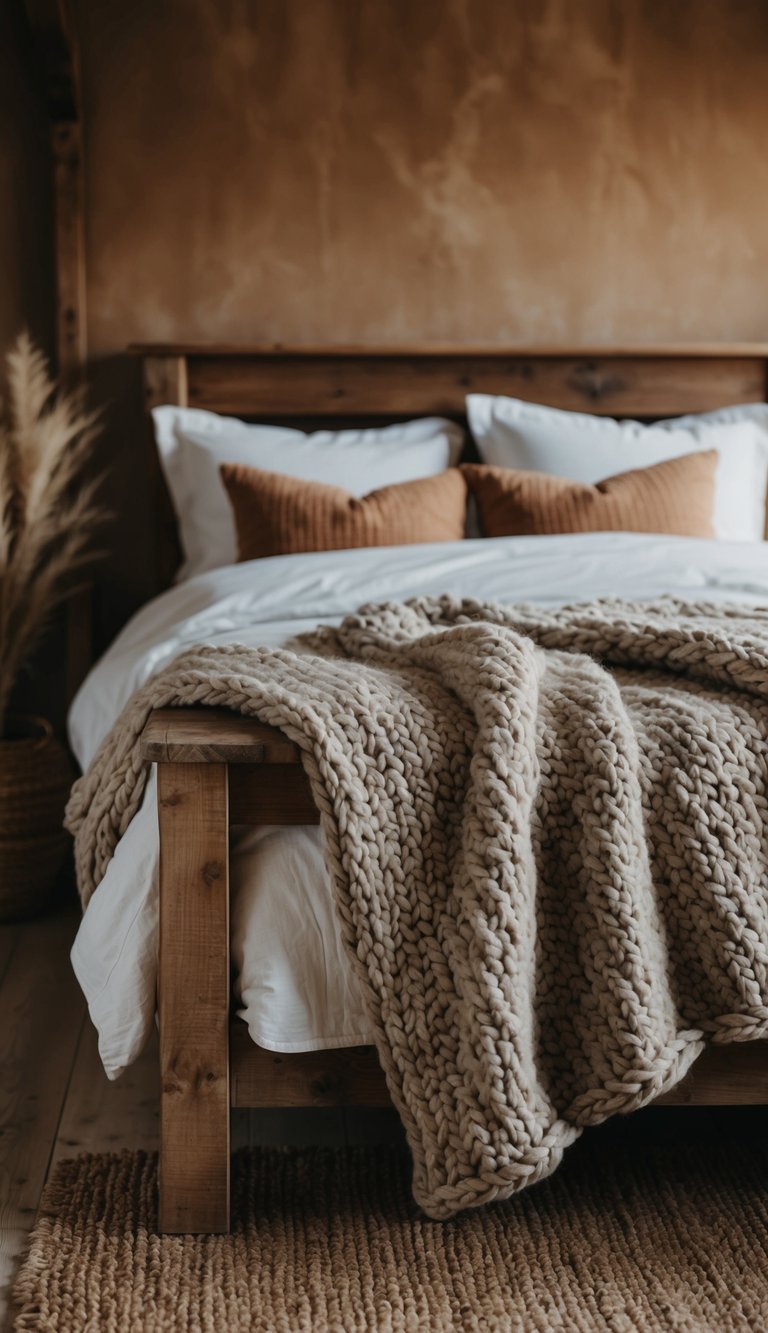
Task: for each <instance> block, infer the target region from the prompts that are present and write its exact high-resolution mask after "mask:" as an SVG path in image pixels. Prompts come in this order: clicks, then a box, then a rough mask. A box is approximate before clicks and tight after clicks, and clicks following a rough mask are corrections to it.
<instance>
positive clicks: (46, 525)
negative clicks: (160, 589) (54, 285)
mask: <svg viewBox="0 0 768 1333" xmlns="http://www.w3.org/2000/svg"><path fill="white" fill-rule="evenodd" d="M7 386H8V393H7V401H6V403H5V404H3V405H2V408H0V737H2V736H3V735H4V734H5V723H6V720H7V713H8V704H9V699H10V696H11V691H12V689H13V686H14V684H15V681H16V679H17V677H18V675H19V672H20V670H21V667H22V666H23V664H24V662H25V661H27V660H28V658H29V656H30V654H31V653H32V652H33V651H34V648H35V647H36V645H37V642H38V639H39V637H40V634H41V632H42V630H43V628H44V626H45V623H46V621H47V619H48V617H49V615H50V613H51V611H52V610H53V609H54V607H56V606H57V605H58V604H59V603H60V602H61V601H62V600H63V599H64V598H65V597H66V596H67V595H68V594H69V593H70V592H71V591H72V590H73V576H74V575H75V574H76V573H77V571H78V570H80V569H82V567H83V566H84V565H86V564H87V563H88V562H89V561H90V560H91V559H92V558H93V550H92V540H93V534H94V530H95V528H96V527H97V526H98V525H99V524H100V523H101V522H103V520H104V518H105V514H104V511H103V510H102V509H101V506H100V505H99V504H98V502H97V498H96V491H97V486H98V482H96V481H86V480H84V478H83V472H84V469H85V465H86V463H87V461H88V459H89V456H90V453H91V447H92V445H93V441H94V438H95V436H96V433H97V432H96V417H95V415H94V413H92V412H89V411H87V410H86V408H85V406H84V400H83V395H82V393H80V392H75V393H69V394H59V395H57V394H56V386H55V384H54V382H53V380H52V379H51V377H50V373H49V369H48V363H47V361H46V359H45V357H44V356H43V354H42V352H40V351H39V350H38V349H37V348H36V347H35V346H34V345H33V344H32V342H31V341H30V339H29V337H28V335H27V334H25V333H24V334H22V335H21V337H20V338H19V339H18V341H17V343H16V345H15V346H14V348H13V350H12V351H11V352H10V353H9V354H8V358H7Z"/></svg>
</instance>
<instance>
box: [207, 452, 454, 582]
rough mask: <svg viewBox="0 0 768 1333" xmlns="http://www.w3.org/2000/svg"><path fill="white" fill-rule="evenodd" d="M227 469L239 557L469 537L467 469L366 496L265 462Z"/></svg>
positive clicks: (222, 470)
mask: <svg viewBox="0 0 768 1333" xmlns="http://www.w3.org/2000/svg"><path fill="white" fill-rule="evenodd" d="M219 471H220V473H221V478H222V481H223V482H224V485H225V487H226V490H227V494H228V496H229V499H230V503H231V505H232V510H233V512H234V516H235V527H236V529H237V548H238V549H237V558H238V560H258V559H261V558H262V557H264V556H269V555H291V554H294V553H296V552H298V551H340V550H349V549H351V548H353V547H361V546H408V545H414V544H415V543H417V542H450V541H459V540H460V539H461V538H462V537H463V536H464V524H465V519H466V509H467V485H466V482H465V480H464V477H463V476H462V474H461V471H460V469H459V468H455V467H452V468H447V469H446V470H445V472H438V473H437V475H436V476H433V477H423V478H421V479H420V480H418V481H406V482H401V483H400V484H399V485H396V486H383V487H382V488H381V490H378V491H371V492H370V494H369V495H365V496H363V498H362V499H358V498H357V497H356V496H354V495H351V494H350V492H349V491H345V490H342V489H341V488H340V487H338V486H325V485H322V484H321V483H318V482H311V481H300V480H297V479H296V478H295V477H285V476H283V475H282V473H279V472H264V471H262V470H261V469H260V468H254V467H245V466H244V465H235V464H229V463H224V464H222V466H221V468H220V469H219Z"/></svg>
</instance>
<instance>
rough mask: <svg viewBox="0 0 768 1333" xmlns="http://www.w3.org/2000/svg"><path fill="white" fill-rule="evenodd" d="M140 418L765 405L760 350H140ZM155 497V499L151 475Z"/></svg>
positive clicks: (764, 362) (161, 561)
mask: <svg viewBox="0 0 768 1333" xmlns="http://www.w3.org/2000/svg"><path fill="white" fill-rule="evenodd" d="M130 350H131V351H132V352H134V353H135V354H137V355H139V356H141V358H142V362H143V383H144V395H145V403H146V407H147V410H150V409H151V408H153V407H156V406H160V405H161V404H163V403H175V404H177V405H179V406H182V407H201V408H206V409H208V410H209V411H212V412H222V413H225V414H230V415H233V416H240V417H246V418H252V419H253V418H258V419H260V420H263V421H281V422H283V423H284V424H290V425H298V426H301V427H304V428H312V427H318V426H328V427H339V426H343V425H361V424H365V423H366V422H373V421H376V422H385V421H388V420H389V421H396V420H402V419H403V418H407V417H413V416H429V415H433V414H436V415H441V416H448V417H452V418H454V419H456V420H459V421H463V420H464V399H465V396H466V394H468V393H472V392H475V393H498V394H510V395H511V396H512V397H515V398H525V399H528V400H530V401H532V402H538V403H545V404H547V405H548V406H549V407H559V408H564V409H567V410H570V411H586V412H597V413H601V414H602V415H605V416H632V417H640V418H641V419H644V420H648V419H653V418H654V417H667V416H678V415H681V414H683V413H687V412H706V411H709V410H711V409H713V408H717V407H724V406H727V405H728V404H729V403H748V402H760V401H765V400H766V396H767V395H768V343H759V344H757V343H738V344H730V345H724V346H718V345H711V344H701V345H698V346H697V345H693V346H647V347H619V348H611V349H609V350H606V349H592V348H579V349H569V348H555V347H530V348H524V347H520V348H514V349H511V350H505V349H503V348H498V347H485V348H483V347H477V348H470V349H466V348H456V347H399V348H359V347H357V348H344V347H318V348H313V347H308V348H294V347H225V346H216V347H200V346H188V345H175V344H171V345H144V346H137V347H133V348H131V349H130ZM157 481H158V493H159V494H162V492H164V488H162V491H161V479H160V476H159V469H158V471H157ZM158 515H159V518H158V530H157V531H158V581H159V583H160V584H161V586H162V585H165V584H167V583H168V582H169V581H170V579H171V578H172V576H173V572H174V569H175V567H176V564H177V563H178V541H177V538H176V534H175V520H174V518H173V514H172V511H171V510H170V505H169V501H168V498H167V495H165V496H164V498H161V499H160V500H159V505H158Z"/></svg>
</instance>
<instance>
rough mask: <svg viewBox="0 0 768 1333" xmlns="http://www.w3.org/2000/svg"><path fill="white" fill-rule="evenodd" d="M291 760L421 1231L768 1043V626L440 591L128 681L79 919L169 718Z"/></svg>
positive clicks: (716, 610)
mask: <svg viewBox="0 0 768 1333" xmlns="http://www.w3.org/2000/svg"><path fill="white" fill-rule="evenodd" d="M191 704H205V705H208V706H212V707H228V708H232V709H235V710H237V711H239V712H242V713H244V714H247V715H251V716H257V717H259V718H260V719H261V720H262V721H264V722H267V723H270V724H272V725H274V726H278V727H281V728H282V729H283V730H284V731H285V732H286V733H287V734H288V735H289V736H291V738H292V739H293V740H295V741H296V742H297V743H298V744H299V746H300V747H301V750H302V755H303V762H304V766H305V769H306V771H307V774H308V776H309V780H310V783H311V786H312V790H313V794H314V797H315V800H316V802H317V804H318V807H319V810H320V813H321V821H322V827H323V831H324V837H325V845H326V857H327V861H328V865H329V869H330V872H331V875H332V881H333V889H334V898H335V903H336V908H337V911H338V914H339V917H340V921H341V925H342V930H343V934H344V938H345V942H346V945H347V947H348V948H349V950H350V951H351V953H352V955H353V957H354V959H355V964H356V968H357V971H358V974H359V975H360V977H361V979H362V982H363V989H364V994H365V997H366V1004H367V1008H368V1012H369V1016H370V1019H371V1021H372V1024H373V1026H374V1030H375V1032H376V1042H377V1047H378V1050H379V1054H380V1057H381V1061H382V1065H383V1067H384V1070H385V1073H386V1076H387V1081H388V1084H389V1088H390V1092H391V1094H392V1098H393V1101H394V1103H395V1105H396V1107H397V1109H398V1111H399V1112H400V1115H401V1118H402V1120H403V1123H404V1125H405V1129H406V1132H407V1135H408V1140H409V1144H410V1148H411V1151H412V1154H413V1159H414V1182H413V1187H414V1195H415V1198H416V1199H417V1201H418V1202H419V1203H420V1204H421V1206H422V1207H423V1208H424V1210H425V1211H426V1212H427V1213H429V1214H430V1215H431V1216H433V1217H438V1218H439V1217H447V1216H450V1215H451V1214H452V1213H454V1212H456V1211H457V1210H459V1209H461V1208H464V1207H468V1206H473V1205H478V1204H483V1203H487V1202H489V1201H490V1200H492V1199H495V1198H499V1197H505V1196H507V1195H509V1194H510V1193H512V1192H514V1191H515V1190H517V1189H519V1188H521V1187H523V1186H524V1185H526V1184H529V1183H531V1182H532V1181H535V1180H537V1179H540V1178H541V1177H543V1176H545V1175H547V1174H549V1172H551V1171H552V1170H553V1169H554V1168H555V1166H556V1165H557V1163H558V1161H559V1160H560V1157H561V1155H562V1152H563V1150H564V1149H565V1147H567V1145H568V1144H569V1143H570V1142H571V1141H572V1140H573V1139H574V1138H575V1137H576V1136H577V1135H578V1133H579V1132H580V1130H581V1128H582V1127H583V1126H585V1125H588V1124H594V1123H597V1122H599V1121H600V1120H602V1119H604V1118H605V1117H606V1116H608V1115H611V1114H614V1113H616V1112H625V1111H629V1110H632V1109H634V1108H636V1107H639V1106H642V1105H644V1104H645V1103H647V1102H648V1101H650V1100H652V1099H653V1098H654V1097H656V1096H658V1095H659V1094H660V1093H661V1092H663V1091H665V1090H667V1089H668V1088H670V1087H672V1086H674V1084H675V1083H676V1082H677V1081H679V1079H680V1078H682V1077H683V1075H684V1074H685V1073H686V1071H687V1069H688V1068H689V1066H690V1064H691V1063H692V1062H693V1060H694V1059H695V1058H696V1057H697V1055H698V1054H699V1053H700V1051H701V1049H702V1047H703V1044H704V1042H705V1041H715V1042H729V1041H743V1040H749V1039H752V1038H756V1037H763V1036H766V1035H768V890H767V888H766V885H767V883H768V881H767V878H766V875H767V871H768V744H767V742H768V611H763V610H752V609H751V608H749V609H747V608H740V607H737V606H728V607H722V606H709V605H706V604H695V605H687V604H684V603H681V602H677V601H673V600H671V599H664V600H662V601H660V602H657V603H654V604H651V605H647V604H646V605H635V604H629V603H619V602H613V601H601V602H595V603H589V604H584V605H581V606H574V607H565V608H560V609H557V610H542V609H541V608H538V607H526V606H512V607H505V606H498V605H493V604H482V603H478V602H474V601H466V600H465V601H463V602H457V601H454V600H452V599H450V598H448V597H444V598H437V599H418V600H414V601H411V602H408V603H405V604H395V603H390V604H386V605H384V606H376V607H363V608H362V609H361V610H360V611H359V612H358V613H357V614H356V615H354V616H351V617H348V618H347V619H346V620H345V621H344V622H343V624H342V625H341V626H340V627H339V628H338V629H333V630H320V631H317V632H316V633H315V634H314V635H312V636H307V637H306V639H305V641H304V642H303V644H302V651H300V652H291V651H288V650H267V649H263V650H254V649H249V648H245V647H242V646H237V645H235V646H230V647H223V648H217V647H200V648H195V649H192V650H190V651H189V652H186V653H184V654H183V656H181V657H179V658H178V659H177V660H176V661H175V662H174V663H172V664H171V665H170V666H169V667H167V668H166V669H165V670H163V671H162V672H160V673H159V674H158V675H157V676H155V677H153V678H152V679H151V680H149V681H148V682H147V684H146V685H145V686H143V687H142V689H140V690H139V691H138V692H137V694H136V695H134V697H133V699H132V700H131V702H130V703H129V705H128V706H127V707H126V709H125V710H124V712H123V714H122V716H121V718H120V719H119V721H118V723H117V724H116V725H115V727H114V728H113V730H112V731H111V732H110V734H109V736H108V737H107V738H106V739H105V741H104V742H103V744H102V746H101V748H100V750H99V753H98V754H97V756H96V758H95V760H94V762H93V764H92V766H91V768H90V769H89V771H88V773H86V774H85V776H84V777H83V778H81V779H80V781H79V782H78V783H77V784H76V786H75V788H74V789H73V794H72V798H71V801H70V805H69V808H68V812H67V821H68V827H69V828H70V829H71V831H72V832H73V833H74V834H75V839H76V843H75V845H76V863H77V871H78V879H79V884H80V890H81V894H82V897H83V901H84V903H87V901H88V898H89V897H90V895H91V893H92V892H93V891H94V889H95V888H96V886H97V885H98V884H99V882H100V881H101V879H102V878H103V876H104V874H105V871H106V869H107V866H108V864H109V861H110V859H111V856H112V854H113V852H114V849H115V846H116V844H117V841H118V840H119V838H120V836H121V835H122V833H123V832H124V831H125V829H126V827H127V825H128V823H129V822H130V820H131V818H132V817H133V815H134V813H135V812H136V810H137V809H138V807H139V804H140V802H141V799H142V795H143V791H144V786H145V783H146V776H147V773H146V766H145V765H144V764H143V762H142V760H141V758H140V755H139V748H138V742H139V737H140V735H141V731H142V730H143V727H144V725H145V723H146V720H147V718H148V716H149V713H150V712H151V710H152V709H154V708H165V707H172V706H187V705H191Z"/></svg>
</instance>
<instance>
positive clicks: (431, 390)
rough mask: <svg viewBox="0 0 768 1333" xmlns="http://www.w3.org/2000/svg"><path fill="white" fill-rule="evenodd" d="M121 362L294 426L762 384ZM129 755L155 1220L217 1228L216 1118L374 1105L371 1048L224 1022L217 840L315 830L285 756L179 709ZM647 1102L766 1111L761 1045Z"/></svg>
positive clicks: (236, 353) (293, 757) (148, 354)
mask: <svg viewBox="0 0 768 1333" xmlns="http://www.w3.org/2000/svg"><path fill="white" fill-rule="evenodd" d="M133 350H135V351H136V352H137V353H139V354H140V355H141V357H142V359H143V367H144V386H145V394H146V404H147V407H148V408H151V407H154V406H156V405H159V404H162V403H175V404H179V405H181V406H187V405H188V406H194V407H203V408H208V409H210V410H213V411H217V412H223V413H231V414H235V415H238V416H244V417H253V418H258V419H259V420H279V421H281V422H283V423H286V424H299V425H302V426H317V425H324V426H329V425H333V426H338V425H353V424H355V425H357V424H362V423H363V422H374V421H375V422H379V423H381V422H385V421H392V420H396V419H402V418H407V417H411V416H420V415H428V414H430V415H431V414H441V415H445V416H451V417H453V418H456V419H459V420H463V415H464V397H465V394H466V393H468V392H471V391H481V392H493V393H509V394H511V395H513V396H515V397H519V398H526V399H530V400H532V401H535V402H541V403H546V404H548V405H550V406H553V407H560V408H568V409H575V410H579V409H583V410H587V411H589V412H600V413H604V414H606V415H612V416H625V415H627V416H630V415H631V416H638V417H641V418H644V419H652V418H654V417H662V416H674V415H678V414H681V413H685V412H701V411H706V410H708V409H712V408H717V407H722V406H725V405H726V404H729V403H739V402H753V401H756V400H765V399H766V392H767V390H768V345H760V346H756V345H740V346H728V347H711V346H707V347H648V348H634V349H633V348H624V349H613V350H611V351H607V352H605V351H589V350H588V351H575V352H574V351H567V350H562V349H552V348H549V349H548V348H533V349H516V350H513V351H502V350H498V349H493V348H492V349H476V350H469V351H467V350H456V349H451V348H428V349H423V348H421V349H410V348H403V349H389V350H386V351H373V350H370V351H361V350H360V349H357V350H345V349H317V350H313V349H285V348H250V349H249V348H242V347H233V348H225V347H216V348H206V347H204V348H200V347H182V346H162V347H160V346H153V347H141V348H136V349H133ZM468 456H469V455H468ZM156 476H157V480H158V489H159V485H160V483H159V471H158V472H157V474H156ZM159 505H160V507H159V511H158V513H159V521H158V533H159V551H160V555H159V562H158V563H159V569H160V571H161V579H162V580H163V581H168V579H169V576H170V575H171V574H172V571H173V563H174V558H175V555H174V553H175V552H177V551H178V545H177V540H176V536H175V523H174V520H173V518H172V513H171V511H170V508H169V505H168V502H167V498H166V499H164V500H160V501H159ZM143 752H144V756H145V758H146V759H147V760H151V761H153V762H155V763H156V764H157V766H158V813H159V826H160V960H159V998H158V1008H159V1023H160V1060H161V1081H162V1091H161V1101H162V1104H161V1174H160V1213H159V1225H160V1229H161V1231H164V1232H225V1231H227V1230H228V1229H229V1175H230V1144H229V1119H230V1107H231V1106H248V1107H289V1106H332V1105H349V1106H382V1105H387V1104H389V1098H388V1095H387V1090H386V1086H385V1083H384V1078H383V1075H382V1071H381V1068H380V1066H379V1063H378V1060H377V1057H376V1052H375V1050H374V1049H373V1048H369V1047H361V1048H356V1049H353V1050H333V1051H323V1052H316V1053H308V1054H300V1055H275V1054H274V1053H272V1052H269V1051H266V1050H263V1049H262V1048H260V1047H258V1046H256V1045H255V1044H254V1043H253V1042H252V1041H251V1040H250V1038H249V1037H248V1034H247V1031H246V1028H245V1025H244V1024H243V1023H242V1022H240V1021H239V1020H237V1019H234V1020H233V1019H232V997H231V977H230V956H229V867H228V859H229V851H228V848H229V831H230V828H231V827H232V826H234V825H240V824H251V825H255V824H308V823H316V822H318V814H317V811H316V809H315V806H314V802H313V800H312V797H311V794H310V791H309V786H308V783H307V780H306V777H305V774H304V771H303V768H302V767H301V763H300V761H299V753H298V750H297V747H296V746H295V745H294V744H293V743H292V742H290V741H289V740H288V739H287V738H286V737H285V736H284V735H283V734H282V733H281V732H279V731H276V730H275V729H273V728H270V727H266V726H262V725H261V724H259V723H257V722H253V721H250V720H247V719H243V718H240V717H237V716H235V715H234V714H231V713H228V712H223V711H213V710H206V709H199V710H196V709H177V710H166V711H163V712H158V713H155V714H154V716H153V717H152V718H151V720H150V722H149V724H148V726H147V728H146V730H145V732H144V737H143ZM660 1100H662V1101H664V1102H665V1103H666V1104H668V1105H710V1106H713V1105H729V1104H730V1105H739V1104H741V1105H744V1104H765V1103H768V1052H767V1051H766V1043H765V1042H757V1043H752V1044H747V1045H741V1046H740V1045H735V1046H730V1047H720V1048H716V1047H713V1048H711V1049H710V1050H708V1051H707V1052H705V1054H704V1055H702V1056H701V1058H700V1059H699V1060H698V1061H697V1063H696V1065H695V1068H694V1070H693V1071H692V1073H691V1074H690V1075H689V1077H688V1078H687V1079H686V1080H685V1082H684V1083H683V1084H681V1085H680V1086H679V1087H678V1088H676V1089H675V1090H674V1092H672V1093H670V1094H668V1095H667V1096H666V1097H665V1098H662V1099H660Z"/></svg>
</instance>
